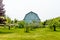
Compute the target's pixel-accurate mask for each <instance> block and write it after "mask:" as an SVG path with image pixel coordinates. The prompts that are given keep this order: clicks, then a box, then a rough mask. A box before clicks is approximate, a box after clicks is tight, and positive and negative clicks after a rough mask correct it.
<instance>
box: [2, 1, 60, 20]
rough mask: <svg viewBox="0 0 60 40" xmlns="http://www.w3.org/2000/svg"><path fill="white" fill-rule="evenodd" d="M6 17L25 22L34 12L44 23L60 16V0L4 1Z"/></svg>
mask: <svg viewBox="0 0 60 40" xmlns="http://www.w3.org/2000/svg"><path fill="white" fill-rule="evenodd" d="M3 3H4V4H5V7H4V8H5V10H6V13H5V14H6V15H7V16H9V17H10V18H11V19H14V18H16V19H19V20H23V19H24V17H25V15H26V14H27V13H28V12H30V11H33V12H35V13H37V14H38V16H39V18H40V19H41V20H42V21H44V20H46V19H51V18H55V17H58V16H60V0H4V1H3Z"/></svg>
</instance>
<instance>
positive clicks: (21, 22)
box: [18, 20, 25, 28]
mask: <svg viewBox="0 0 60 40" xmlns="http://www.w3.org/2000/svg"><path fill="white" fill-rule="evenodd" d="M18 25H19V28H24V25H25V22H24V21H23V20H22V21H19V22H18Z"/></svg>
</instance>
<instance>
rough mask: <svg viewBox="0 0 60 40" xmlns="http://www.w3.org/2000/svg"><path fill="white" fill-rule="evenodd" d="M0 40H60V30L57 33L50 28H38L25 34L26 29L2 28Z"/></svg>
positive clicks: (0, 29)
mask: <svg viewBox="0 0 60 40" xmlns="http://www.w3.org/2000/svg"><path fill="white" fill-rule="evenodd" d="M0 40H60V30H59V29H58V30H57V31H56V32H55V31H51V30H50V29H49V28H37V29H34V30H33V31H30V32H29V33H25V32H24V29H18V28H17V29H11V30H8V29H7V28H0Z"/></svg>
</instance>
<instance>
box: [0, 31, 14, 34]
mask: <svg viewBox="0 0 60 40" xmlns="http://www.w3.org/2000/svg"><path fill="white" fill-rule="evenodd" d="M11 33H13V32H2V31H0V34H11Z"/></svg>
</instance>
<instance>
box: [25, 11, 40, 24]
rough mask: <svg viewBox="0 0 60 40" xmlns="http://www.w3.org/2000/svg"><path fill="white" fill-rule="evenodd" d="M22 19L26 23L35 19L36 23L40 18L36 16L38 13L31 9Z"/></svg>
mask: <svg viewBox="0 0 60 40" xmlns="http://www.w3.org/2000/svg"><path fill="white" fill-rule="evenodd" d="M24 21H25V22H26V23H32V22H33V21H35V22H36V23H39V22H40V18H39V17H38V15H37V14H36V13H34V12H32V11H31V12H29V13H28V14H26V15H25V17H24Z"/></svg>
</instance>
